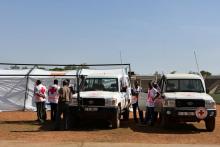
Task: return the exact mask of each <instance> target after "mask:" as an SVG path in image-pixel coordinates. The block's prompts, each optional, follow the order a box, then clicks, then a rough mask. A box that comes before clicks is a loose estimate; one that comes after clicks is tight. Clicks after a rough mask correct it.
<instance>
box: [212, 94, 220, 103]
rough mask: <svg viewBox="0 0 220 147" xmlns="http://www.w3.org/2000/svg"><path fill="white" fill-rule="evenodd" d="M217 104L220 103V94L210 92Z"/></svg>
mask: <svg viewBox="0 0 220 147" xmlns="http://www.w3.org/2000/svg"><path fill="white" fill-rule="evenodd" d="M210 95H211V96H212V97H213V98H214V100H215V102H216V103H217V104H220V94H210Z"/></svg>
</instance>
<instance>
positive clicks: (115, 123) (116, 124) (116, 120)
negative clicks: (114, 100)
mask: <svg viewBox="0 0 220 147" xmlns="http://www.w3.org/2000/svg"><path fill="white" fill-rule="evenodd" d="M119 127H120V109H119V108H118V109H117V112H116V113H115V115H114V117H113V119H112V128H113V129H117V128H119Z"/></svg>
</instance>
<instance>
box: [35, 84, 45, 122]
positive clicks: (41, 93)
mask: <svg viewBox="0 0 220 147" xmlns="http://www.w3.org/2000/svg"><path fill="white" fill-rule="evenodd" d="M46 91H47V89H46V87H45V86H44V85H43V84H42V83H41V81H40V80H37V81H36V83H35V87H34V99H35V102H36V107H37V120H38V121H39V122H40V123H44V122H45V121H46V108H45V101H46Z"/></svg>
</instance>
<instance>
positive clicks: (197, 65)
mask: <svg viewBox="0 0 220 147" xmlns="http://www.w3.org/2000/svg"><path fill="white" fill-rule="evenodd" d="M194 57H195V61H196V67H197V70H198V74H199V75H200V76H201V73H200V69H199V64H198V60H197V56H196V51H195V50H194Z"/></svg>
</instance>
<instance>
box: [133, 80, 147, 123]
mask: <svg viewBox="0 0 220 147" xmlns="http://www.w3.org/2000/svg"><path fill="white" fill-rule="evenodd" d="M141 91H142V88H141V87H140V86H139V83H138V81H135V84H134V88H132V90H131V93H132V100H131V103H132V108H133V118H134V121H135V122H136V123H138V119H137V114H136V113H137V112H136V111H137V109H138V113H139V119H140V122H141V123H144V119H143V111H141V110H140V109H139V107H138V98H139V93H140V92H141Z"/></svg>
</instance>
